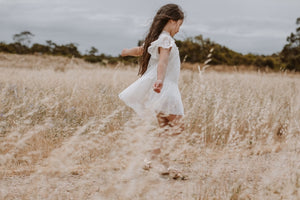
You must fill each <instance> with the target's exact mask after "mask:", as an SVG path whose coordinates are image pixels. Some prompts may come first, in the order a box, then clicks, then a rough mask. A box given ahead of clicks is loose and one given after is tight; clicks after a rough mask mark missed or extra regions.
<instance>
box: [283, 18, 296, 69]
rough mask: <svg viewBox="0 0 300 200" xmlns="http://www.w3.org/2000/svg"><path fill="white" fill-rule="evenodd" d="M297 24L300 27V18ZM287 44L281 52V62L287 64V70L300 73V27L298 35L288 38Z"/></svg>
mask: <svg viewBox="0 0 300 200" xmlns="http://www.w3.org/2000/svg"><path fill="white" fill-rule="evenodd" d="M296 24H297V25H300V17H299V18H297V20H296ZM287 42H288V44H286V45H285V46H284V47H283V49H282V51H281V52H280V57H281V60H282V62H284V63H286V68H287V69H289V70H295V71H300V26H299V27H297V28H296V33H291V35H290V36H289V37H287Z"/></svg>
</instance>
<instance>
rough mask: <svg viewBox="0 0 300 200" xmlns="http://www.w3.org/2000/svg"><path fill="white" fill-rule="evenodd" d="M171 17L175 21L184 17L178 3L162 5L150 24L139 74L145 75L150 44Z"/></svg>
mask: <svg viewBox="0 0 300 200" xmlns="http://www.w3.org/2000/svg"><path fill="white" fill-rule="evenodd" d="M171 19H172V20H174V21H178V20H180V19H182V20H183V19H184V13H183V12H182V10H181V8H180V7H179V6H178V5H176V4H166V5H164V6H162V7H161V8H160V9H159V10H158V11H157V13H156V15H155V16H154V18H153V22H152V25H151V26H150V29H149V32H148V34H147V36H146V38H145V42H144V47H143V49H144V51H143V54H142V56H141V57H140V68H139V73H138V75H143V74H144V73H145V72H146V70H147V66H148V63H149V60H150V56H151V55H150V54H149V53H148V47H149V46H150V44H151V42H153V41H154V40H156V39H157V38H158V36H159V35H160V34H161V32H162V31H163V29H164V27H165V26H166V24H167V23H168V21H169V20H171Z"/></svg>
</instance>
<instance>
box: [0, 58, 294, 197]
mask: <svg viewBox="0 0 300 200" xmlns="http://www.w3.org/2000/svg"><path fill="white" fill-rule="evenodd" d="M209 69H210V68H209ZM136 74H137V69H136V68H134V67H127V66H121V65H119V66H117V67H115V68H106V67H103V66H99V65H93V64H88V63H85V62H83V61H82V60H80V59H74V58H73V59H71V58H63V57H54V56H37V55H32V56H28V55H27V56H20V55H9V54H0V100H1V102H0V199H197V200H199V199H201V200H202V199H299V198H300V192H299V191H300V162H299V160H300V142H299V139H300V137H299V133H300V79H299V75H290V74H284V73H277V74H275V73H268V74H265V73H262V72H247V73H240V72H231V73H226V72H223V73H217V72H215V71H213V70H210V71H208V72H207V71H206V72H204V73H202V74H201V75H199V73H197V72H192V71H186V70H183V71H182V73H181V78H180V84H179V85H180V90H181V93H182V99H183V103H184V107H185V118H184V122H185V125H186V130H185V131H184V132H183V133H182V134H181V135H179V136H176V137H172V138H169V139H168V140H166V141H164V147H163V156H162V158H164V157H168V158H169V159H170V161H171V163H172V165H174V166H176V167H177V168H180V169H182V170H183V171H184V173H185V174H187V175H188V177H189V179H188V180H185V181H179V180H172V179H171V178H163V177H161V176H159V174H158V173H157V170H156V169H155V168H154V169H150V171H145V170H143V169H142V166H143V160H144V158H145V157H147V155H148V153H149V150H150V149H152V148H154V147H155V146H156V145H157V143H158V142H159V140H160V138H158V136H157V133H158V128H157V122H156V120H155V119H150V120H141V119H139V118H138V117H137V116H136V115H135V113H134V112H133V111H132V110H131V109H130V108H128V107H126V106H125V105H124V104H123V103H122V102H121V101H120V100H119V99H118V96H117V95H118V93H119V92H120V91H122V90H123V89H125V88H126V87H127V86H128V85H129V84H130V83H132V82H133V81H134V80H135V79H136V78H137V76H136ZM154 164H155V163H154Z"/></svg>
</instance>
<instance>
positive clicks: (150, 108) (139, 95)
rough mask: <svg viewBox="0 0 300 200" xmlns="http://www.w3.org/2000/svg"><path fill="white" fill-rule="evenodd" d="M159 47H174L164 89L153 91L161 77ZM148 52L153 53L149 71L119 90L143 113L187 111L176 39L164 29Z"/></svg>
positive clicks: (175, 113) (178, 113)
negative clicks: (181, 93)
mask: <svg viewBox="0 0 300 200" xmlns="http://www.w3.org/2000/svg"><path fill="white" fill-rule="evenodd" d="M158 47H162V48H167V49H169V48H170V47H172V49H171V51H170V56H169V60H168V66H167V69H166V75H165V80H164V83H163V88H162V90H161V92H160V93H156V92H154V91H153V84H154V82H155V81H156V78H157V64H158V59H159V52H158ZM148 52H149V53H150V55H151V57H150V60H149V64H148V68H147V71H146V72H145V73H144V74H143V75H142V76H141V77H140V78H139V79H138V80H136V81H135V82H134V83H132V84H131V85H130V86H129V87H128V88H126V89H125V90H123V91H122V92H121V93H120V94H119V98H120V99H121V100H123V101H124V102H125V103H126V104H127V105H128V106H129V107H131V108H132V109H134V110H135V112H136V113H137V114H138V115H140V116H142V117H143V116H144V115H147V114H150V113H152V114H157V113H159V112H161V113H164V114H166V115H169V114H173V115H184V109H183V105H182V101H181V95H180V92H179V89H178V80H179V74H180V57H179V51H178V48H177V46H176V44H175V40H174V39H173V38H172V37H171V36H170V34H169V33H168V32H165V31H163V32H162V33H161V34H160V36H159V37H158V39H157V40H155V41H153V42H152V43H151V45H150V46H149V47H148Z"/></svg>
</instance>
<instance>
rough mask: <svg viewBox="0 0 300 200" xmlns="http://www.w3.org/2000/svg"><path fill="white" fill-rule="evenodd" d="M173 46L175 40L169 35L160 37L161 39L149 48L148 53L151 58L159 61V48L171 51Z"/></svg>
mask: <svg viewBox="0 0 300 200" xmlns="http://www.w3.org/2000/svg"><path fill="white" fill-rule="evenodd" d="M172 45H173V39H172V38H171V37H170V36H168V35H165V34H163V35H160V36H159V38H158V39H157V40H155V41H153V42H152V43H151V45H150V46H149V47H148V53H150V55H151V58H154V59H158V58H159V53H158V47H162V48H164V49H169V48H170V47H172Z"/></svg>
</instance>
